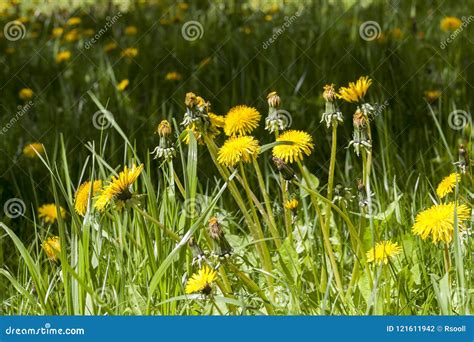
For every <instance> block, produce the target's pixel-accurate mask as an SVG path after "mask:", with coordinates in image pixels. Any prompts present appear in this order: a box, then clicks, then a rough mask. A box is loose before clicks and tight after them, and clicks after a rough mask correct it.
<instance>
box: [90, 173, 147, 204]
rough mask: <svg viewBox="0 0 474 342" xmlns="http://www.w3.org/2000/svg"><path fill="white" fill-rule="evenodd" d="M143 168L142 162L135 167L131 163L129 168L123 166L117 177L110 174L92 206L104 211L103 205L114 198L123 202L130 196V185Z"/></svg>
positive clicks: (120, 202)
mask: <svg viewBox="0 0 474 342" xmlns="http://www.w3.org/2000/svg"><path fill="white" fill-rule="evenodd" d="M142 170H143V164H141V165H140V166H138V167H136V166H135V165H132V167H131V168H130V169H129V168H128V167H127V166H125V167H124V169H123V171H122V172H120V173H119V175H118V177H115V176H112V180H111V181H110V183H109V184H108V185H107V186H105V187H104V188H103V189H102V191H101V192H100V194H99V196H98V197H97V200H96V202H95V204H94V207H95V208H96V209H97V210H99V211H104V209H105V207H106V206H107V205H108V204H109V203H111V202H112V201H113V200H114V199H116V200H117V201H119V203H118V204H120V205H121V204H123V203H124V202H125V201H127V200H129V199H131V198H132V192H131V189H130V188H131V186H132V185H133V183H135V181H136V180H137V178H138V176H140V173H141V172H142Z"/></svg>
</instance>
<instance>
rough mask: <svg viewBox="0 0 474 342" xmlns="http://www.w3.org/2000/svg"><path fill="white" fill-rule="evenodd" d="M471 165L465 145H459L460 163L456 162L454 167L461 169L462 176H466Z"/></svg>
mask: <svg viewBox="0 0 474 342" xmlns="http://www.w3.org/2000/svg"><path fill="white" fill-rule="evenodd" d="M469 164H470V161H469V156H468V154H467V151H466V147H465V146H464V144H459V149H458V161H457V162H455V163H454V165H456V166H458V167H459V169H460V170H461V173H462V174H465V173H466V169H467V167H468V166H469Z"/></svg>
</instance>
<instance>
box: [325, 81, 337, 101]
mask: <svg viewBox="0 0 474 342" xmlns="http://www.w3.org/2000/svg"><path fill="white" fill-rule="evenodd" d="M323 89H324V92H323V98H324V100H325V101H326V102H333V101H334V100H335V99H336V91H335V90H334V84H333V83H331V84H326V85H325V86H324V87H323Z"/></svg>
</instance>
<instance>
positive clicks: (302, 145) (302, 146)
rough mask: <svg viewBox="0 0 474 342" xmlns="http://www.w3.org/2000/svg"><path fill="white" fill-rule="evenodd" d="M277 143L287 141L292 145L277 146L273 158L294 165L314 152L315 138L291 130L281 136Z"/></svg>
mask: <svg viewBox="0 0 474 342" xmlns="http://www.w3.org/2000/svg"><path fill="white" fill-rule="evenodd" d="M276 141H285V142H290V143H292V144H288V145H286V144H285V145H277V146H275V147H274V148H273V156H274V157H277V158H280V159H282V160H283V161H284V162H285V163H293V162H296V161H300V160H302V159H303V156H304V155H307V156H309V155H310V154H311V152H312V151H313V148H314V144H313V138H312V137H311V135H309V134H308V133H306V132H303V131H297V130H290V131H287V132H285V133H283V134H282V135H280V136H279V137H278V138H277V139H276Z"/></svg>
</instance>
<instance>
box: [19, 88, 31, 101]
mask: <svg viewBox="0 0 474 342" xmlns="http://www.w3.org/2000/svg"><path fill="white" fill-rule="evenodd" d="M18 96H19V97H20V99H22V100H29V99H31V98H32V97H33V90H31V89H30V88H23V89H21V90H20V92H19V93H18Z"/></svg>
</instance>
